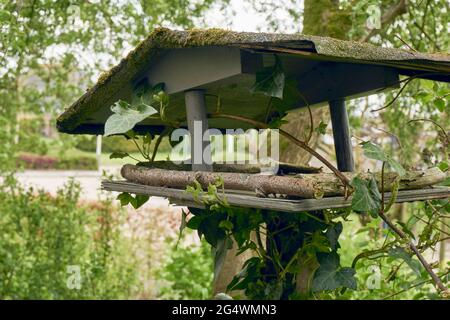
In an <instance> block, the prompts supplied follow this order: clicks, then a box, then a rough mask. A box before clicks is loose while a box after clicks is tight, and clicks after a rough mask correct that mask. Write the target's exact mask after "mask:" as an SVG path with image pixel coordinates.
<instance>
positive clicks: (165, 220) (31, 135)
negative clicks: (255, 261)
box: [0, 0, 450, 299]
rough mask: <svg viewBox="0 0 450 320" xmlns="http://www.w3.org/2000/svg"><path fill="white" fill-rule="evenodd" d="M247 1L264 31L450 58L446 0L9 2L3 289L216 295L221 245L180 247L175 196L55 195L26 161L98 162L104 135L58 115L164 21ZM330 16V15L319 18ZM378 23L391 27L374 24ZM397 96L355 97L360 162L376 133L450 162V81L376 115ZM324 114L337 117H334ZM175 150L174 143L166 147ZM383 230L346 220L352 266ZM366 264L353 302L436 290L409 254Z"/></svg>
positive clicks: (9, 295) (415, 160)
mask: <svg viewBox="0 0 450 320" xmlns="http://www.w3.org/2000/svg"><path fill="white" fill-rule="evenodd" d="M374 8H375V9H376V8H378V9H379V10H378V11H377V10H374ZM239 10H251V11H252V12H254V14H255V15H257V16H258V17H259V20H258V23H257V24H255V25H254V26H253V29H254V30H257V31H273V32H301V31H302V30H303V31H304V32H305V33H311V34H322V35H330V36H334V37H338V38H344V39H348V40H356V41H367V42H371V43H374V44H377V45H381V46H389V47H395V48H403V49H408V50H417V51H423V52H434V53H442V54H448V53H447V52H448V49H449V41H450V39H449V37H448V31H449V23H450V22H449V17H450V3H449V2H448V1H447V0H437V1H434V0H433V1H430V0H408V1H406V0H387V1H373V0H361V1H355V0H341V1H336V0H319V1H311V0H304V1H300V0H286V1H283V2H280V1H270V0H268V1H255V0H245V1H234V0H199V1H192V0H152V1H146V0H141V1H138V0H133V1H119V0H105V1H98V0H88V1H64V0H62V1H52V0H15V1H6V0H0V30H1V32H0V37H1V39H0V141H1V143H0V175H1V177H2V178H1V183H0V204H1V209H0V298H1V299H18V298H26V299H32V298H42V299H72V298H96V299H102V298H106V299H108V298H119V299H122V298H124V299H127V298H177V299H178V298H199V299H203V298H208V297H209V296H210V295H211V290H212V289H211V279H212V260H211V257H210V252H209V249H208V247H207V246H206V245H205V244H204V243H203V242H202V241H198V240H196V238H195V237H194V236H195V235H193V234H190V235H189V234H188V235H186V236H185V237H186V238H183V239H182V241H181V244H180V245H179V246H178V248H176V246H175V243H176V242H177V240H176V238H177V235H176V229H177V228H178V225H177V224H178V223H179V221H180V220H179V215H180V211H179V210H175V209H173V208H171V207H168V206H167V205H165V206H162V207H158V208H157V209H154V208H153V209H152V210H150V209H148V208H143V209H140V210H141V211H139V210H138V211H134V210H125V209H119V208H118V207H117V204H116V203H115V202H112V200H111V199H102V200H99V201H97V202H94V203H92V202H88V201H85V200H84V199H82V193H80V189H79V187H78V186H77V184H76V183H74V182H70V183H68V184H67V186H66V187H65V188H63V189H62V190H60V191H59V193H58V194H56V195H49V194H47V193H45V192H44V191H42V190H41V191H40V190H34V189H27V188H24V187H22V186H21V185H20V184H18V182H17V181H16V179H15V172H16V171H17V170H20V168H28V169H65V170H67V169H87V170H92V169H97V160H96V158H95V137H88V136H67V135H64V134H58V133H56V130H55V127H54V123H55V118H56V116H57V115H58V114H59V113H61V112H62V110H63V109H64V108H66V107H67V106H69V105H70V104H71V103H72V102H73V101H74V100H75V99H76V98H77V97H79V96H80V95H81V94H82V93H83V92H84V91H85V90H86V88H88V87H89V86H91V85H92V84H93V83H94V82H95V81H96V78H97V77H98V76H99V75H100V74H101V72H102V71H104V70H107V69H109V68H110V67H111V66H112V65H114V64H116V63H117V62H118V61H119V60H120V59H121V57H123V56H124V55H125V54H126V53H127V52H128V51H129V50H130V49H131V48H133V47H134V46H135V45H137V44H138V42H139V41H140V40H142V39H143V38H144V37H145V36H146V35H147V34H148V33H149V32H150V31H151V30H152V29H153V28H155V27H157V26H166V27H172V28H193V27H197V28H201V27H217V26H219V27H233V26H235V24H233V23H235V22H232V21H233V16H234V15H236V13H237V12H236V11H239ZM307 13H308V14H307ZM315 15H316V16H315ZM317 15H320V19H325V20H326V22H327V23H317ZM368 21H375V22H376V21H378V22H379V24H380V25H379V26H378V28H375V29H373V28H372V29H371V28H369V27H368V23H367V22H368ZM324 28H325V29H324ZM398 92H399V90H394V91H392V92H389V93H383V94H379V95H376V96H371V97H368V98H364V99H356V100H354V101H352V102H351V103H349V110H350V121H351V127H352V130H353V131H352V135H353V137H354V138H355V157H356V163H357V167H358V169H359V170H366V169H368V168H372V167H373V163H370V161H367V160H365V159H363V158H362V152H361V150H360V148H359V147H358V146H357V145H356V144H357V142H358V140H360V139H364V140H369V139H370V140H372V141H374V142H377V143H379V144H380V145H383V146H384V147H385V148H386V149H387V150H389V152H390V153H393V154H395V155H396V158H397V159H398V160H399V161H400V162H401V163H402V164H403V165H405V166H406V167H409V168H417V169H420V168H424V167H429V166H439V167H440V168H441V169H442V170H443V171H448V168H449V138H448V137H449V136H450V112H449V111H450V90H449V86H448V84H444V83H433V82H431V81H425V80H413V81H411V82H410V83H409V84H408V85H407V86H406V87H405V88H404V90H402V92H401V94H400V95H399V96H398V97H397V98H396V99H395V102H394V103H393V104H392V105H391V106H390V107H388V108H385V109H383V110H380V111H374V110H376V109H379V108H381V107H382V106H384V105H386V104H387V103H388V102H389V101H392V100H393V99H394V98H395V97H396V95H397V93H398ZM320 117H322V121H323V122H324V123H326V124H327V125H328V124H329V119H328V115H327V114H321V115H320ZM411 120H414V121H412V122H411ZM330 132H331V128H330V125H328V126H327V132H326V134H325V135H323V136H320V137H319V138H318V140H317V145H316V146H317V148H319V149H321V151H322V152H324V153H325V154H327V155H328V156H329V158H331V159H332V158H333V157H334V155H333V154H334V150H333V147H332V144H331V142H330V141H331V140H330V137H331V136H330ZM134 148H135V146H134V145H132V144H131V143H130V142H129V141H127V140H125V139H123V138H119V137H111V138H106V139H104V140H103V151H104V152H105V153H109V152H115V151H125V152H130V153H133V152H136V150H135V149H134ZM169 150H170V145H169V143H168V142H167V141H166V142H164V143H163V146H162V148H161V152H162V155H161V157H165V154H166V153H168V152H169ZM102 161H103V162H102V164H103V165H117V163H110V162H108V161H109V160H108V158H107V156H105V157H104V158H102ZM446 206H447V207H445V204H444V205H443V207H444V208H447V209H446V210H448V204H446ZM145 210H150V211H148V212H146V211H145ZM395 210H396V211H395V213H394V214H395V215H396V217H397V219H398V221H400V222H404V223H412V224H413V225H414V228H415V229H414V231H415V232H417V233H418V234H421V233H422V232H423V229H424V228H427V226H428V225H429V223H427V221H428V219H431V217H432V213H430V210H431V209H430V207H429V206H426V205H424V204H411V205H403V206H398V207H397V208H396V209H395ZM449 214H450V213H449V212H447V213H444V214H443V215H444V216H443V217H444V218H442V219H441V220H439V221H438V222H436V223H435V224H434V225H439V228H440V229H441V231H442V232H441V233H440V236H441V237H442V239H448V233H449V232H450V231H449V229H450V228H448V217H449ZM414 217H415V218H414ZM445 219H447V220H445ZM423 221H425V222H423ZM380 226H381V227H382V224H381V222H380V221H377V220H370V219H366V220H364V219H357V217H354V219H353V221H351V222H347V223H346V224H345V227H344V233H343V235H342V239H343V240H342V247H343V248H345V250H341V255H342V260H343V261H345V263H346V264H350V263H351V262H352V260H353V258H354V257H355V256H356V255H358V253H360V252H361V251H363V250H369V249H374V248H377V247H380V246H381V245H382V244H383V241H384V239H385V237H384V234H383V232H384V231H383V230H384V229H383V228H381V229H380ZM380 230H381V231H380ZM433 232H436V231H433ZM432 235H433V236H434V234H432ZM430 236H431V234H430ZM445 241H448V240H444V243H445ZM439 248H440V249H439ZM442 248H444V249H442ZM438 249H439V250H441V252H439V251H436V253H434V252H432V253H430V255H431V257H432V259H434V260H435V261H436V262H437V263H438V264H439V263H440V267H441V269H442V270H446V268H448V266H447V265H446V260H445V245H440V246H439V247H437V248H436V250H438ZM443 250H444V252H442V251H443ZM161 252H164V253H165V254H164V255H161V254H160V253H161ZM436 255H437V256H436ZM442 256H443V257H444V259H442ZM383 259H385V260H383ZM386 261H387V262H388V263H386ZM70 265H77V266H79V267H80V268H81V271H82V274H83V275H84V276H83V286H82V289H81V290H72V289H69V288H68V286H67V279H68V273H67V266H70ZM374 266H375V267H376V269H374ZM357 270H358V272H357V277H358V279H359V285H360V288H361V290H358V291H357V292H350V291H348V292H346V293H345V294H344V295H342V296H340V298H343V299H381V298H393V299H396V298H417V299H419V298H430V299H433V298H436V297H437V296H436V294H435V290H434V288H433V287H432V286H431V285H430V283H429V282H426V281H427V279H428V278H427V275H426V274H423V272H417V270H414V269H412V268H410V267H409V266H408V265H407V264H406V263H404V261H403V260H402V259H396V258H395V257H392V256H391V257H380V259H377V260H373V261H372V260H361V262H360V263H359V264H358V265H357ZM374 270H375V271H374ZM377 270H378V271H377ZM376 272H379V274H380V276H381V283H380V289H378V290H370V289H368V288H367V286H366V284H367V279H368V278H369V277H371V276H373V274H374V273H376ZM446 281H447V282H448V279H447V280H446ZM412 286H415V287H413V288H411V289H409V288H410V287H412ZM402 290H404V292H403V291H402ZM329 298H336V296H334V295H332V294H330V296H329Z"/></svg>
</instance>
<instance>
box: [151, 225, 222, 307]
mask: <svg viewBox="0 0 450 320" xmlns="http://www.w3.org/2000/svg"><path fill="white" fill-rule="evenodd" d="M184 233H185V234H186V233H188V231H186V230H185V231H184ZM190 234H192V232H190ZM194 236H197V235H196V234H195V235H194ZM168 256H169V258H168V260H167V261H166V263H165V264H164V266H163V268H162V269H161V270H160V271H159V273H158V278H159V280H160V281H162V282H163V283H164V284H163V285H162V287H161V290H160V298H163V299H210V298H211V297H212V281H213V259H212V255H211V246H210V245H209V244H208V243H207V242H206V241H205V240H202V241H201V242H200V245H196V244H191V245H184V246H178V247H177V246H176V245H172V247H171V248H170V250H169V253H168Z"/></svg>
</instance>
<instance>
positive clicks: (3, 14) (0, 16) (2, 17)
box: [0, 10, 11, 21]
mask: <svg viewBox="0 0 450 320" xmlns="http://www.w3.org/2000/svg"><path fill="white" fill-rule="evenodd" d="M10 17H11V13H10V12H9V11H6V10H0V21H6V20H9V18H10Z"/></svg>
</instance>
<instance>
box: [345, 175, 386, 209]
mask: <svg viewBox="0 0 450 320" xmlns="http://www.w3.org/2000/svg"><path fill="white" fill-rule="evenodd" d="M351 185H352V186H353V187H354V188H355V191H354V193H353V198H352V209H353V210H354V211H356V212H369V213H370V215H371V216H372V217H374V218H376V217H377V216H378V212H379V210H380V208H381V194H380V192H379V191H378V186H377V182H376V181H375V179H374V178H373V177H372V178H371V179H370V180H364V179H361V178H360V177H358V176H357V177H354V178H353V180H352V182H351Z"/></svg>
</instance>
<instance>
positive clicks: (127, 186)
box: [102, 180, 450, 212]
mask: <svg viewBox="0 0 450 320" xmlns="http://www.w3.org/2000/svg"><path fill="white" fill-rule="evenodd" d="M102 189H103V190H107V191H117V192H129V193H134V194H145V195H150V196H156V197H165V198H169V200H170V201H171V203H173V204H175V205H180V206H189V207H196V208H203V204H202V203H200V202H197V201H195V200H194V197H193V196H192V194H190V193H188V192H186V191H185V190H182V189H173V188H165V187H152V186H146V185H142V184H136V183H132V182H127V181H108V180H105V181H102ZM225 197H226V199H227V201H228V203H229V204H230V205H231V206H237V207H247V208H257V209H269V210H277V211H283V212H300V211H313V210H321V209H335V208H346V207H350V205H351V201H352V198H351V197H349V198H347V199H346V198H345V197H342V196H339V197H328V198H322V199H301V200H294V199H292V200H291V199H280V198H260V197H257V196H256V195H255V194H253V195H252V194H249V193H248V192H245V193H241V192H239V193H238V192H236V191H234V192H233V191H227V193H226V194H225ZM390 197H391V194H390V193H389V192H387V193H386V197H385V201H386V202H387V201H389V199H390ZM446 198H450V187H428V188H426V189H416V190H403V191H399V192H398V195H397V199H396V202H397V203H401V202H413V201H424V200H434V199H446Z"/></svg>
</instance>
